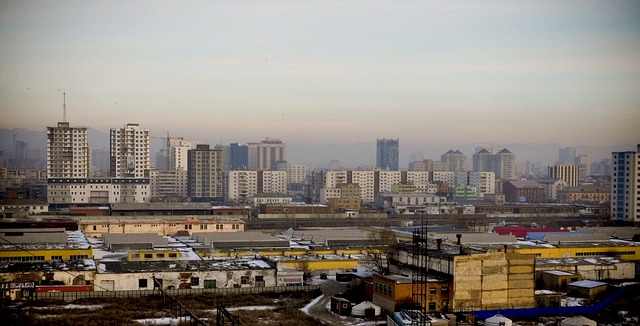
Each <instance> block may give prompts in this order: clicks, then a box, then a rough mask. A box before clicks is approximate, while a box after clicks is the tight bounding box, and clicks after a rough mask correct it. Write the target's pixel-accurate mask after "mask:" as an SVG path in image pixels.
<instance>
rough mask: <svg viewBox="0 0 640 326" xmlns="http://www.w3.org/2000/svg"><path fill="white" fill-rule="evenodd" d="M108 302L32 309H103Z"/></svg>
mask: <svg viewBox="0 0 640 326" xmlns="http://www.w3.org/2000/svg"><path fill="white" fill-rule="evenodd" d="M106 306H107V305H106V304H94V305H79V304H68V305H64V306H44V307H31V308H32V309H89V310H96V309H102V308H104V307H106Z"/></svg>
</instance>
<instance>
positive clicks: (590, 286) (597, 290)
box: [567, 280, 608, 303]
mask: <svg viewBox="0 0 640 326" xmlns="http://www.w3.org/2000/svg"><path fill="white" fill-rule="evenodd" d="M607 286H608V285H607V283H603V282H597V281H588V280H584V281H578V282H573V283H569V284H567V295H568V296H571V297H577V298H585V299H587V302H588V303H593V302H595V301H596V300H597V299H598V298H599V297H600V295H601V294H602V293H604V292H605V291H606V290H607Z"/></svg>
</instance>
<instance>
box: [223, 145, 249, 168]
mask: <svg viewBox="0 0 640 326" xmlns="http://www.w3.org/2000/svg"><path fill="white" fill-rule="evenodd" d="M228 161H229V170H246V169H248V168H249V147H248V146H247V145H239V144H238V143H231V144H229V159H228Z"/></svg>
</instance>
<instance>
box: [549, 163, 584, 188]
mask: <svg viewBox="0 0 640 326" xmlns="http://www.w3.org/2000/svg"><path fill="white" fill-rule="evenodd" d="M548 171H549V173H548V177H549V178H551V179H560V180H564V181H566V182H567V184H568V185H569V187H575V186H577V185H578V167H577V166H575V165H564V164H563V165H554V166H550V167H549V169H548Z"/></svg>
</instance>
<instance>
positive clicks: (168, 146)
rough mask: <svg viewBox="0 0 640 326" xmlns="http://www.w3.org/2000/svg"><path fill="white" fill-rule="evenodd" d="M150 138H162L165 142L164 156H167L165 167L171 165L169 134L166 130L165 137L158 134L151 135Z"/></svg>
mask: <svg viewBox="0 0 640 326" xmlns="http://www.w3.org/2000/svg"><path fill="white" fill-rule="evenodd" d="M151 138H153V139H163V140H164V141H165V144H166V146H167V147H166V151H167V152H166V156H167V162H166V163H167V169H169V167H170V166H171V136H170V135H169V132H168V131H167V136H166V137H160V136H151Z"/></svg>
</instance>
